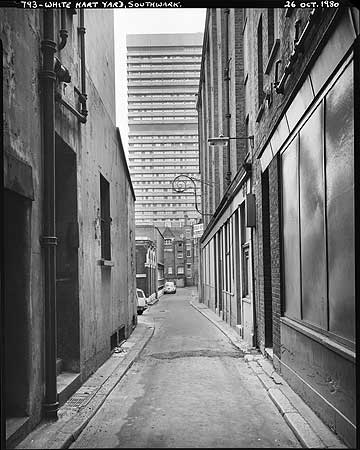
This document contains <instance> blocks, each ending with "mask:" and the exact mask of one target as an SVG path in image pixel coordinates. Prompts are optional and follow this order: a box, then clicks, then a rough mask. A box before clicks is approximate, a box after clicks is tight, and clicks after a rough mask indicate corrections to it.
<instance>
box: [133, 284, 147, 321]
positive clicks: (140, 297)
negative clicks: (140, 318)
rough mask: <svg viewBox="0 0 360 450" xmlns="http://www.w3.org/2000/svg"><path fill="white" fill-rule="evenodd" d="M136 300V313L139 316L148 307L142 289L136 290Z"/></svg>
mask: <svg viewBox="0 0 360 450" xmlns="http://www.w3.org/2000/svg"><path fill="white" fill-rule="evenodd" d="M136 299H137V313H138V314H140V315H141V314H142V313H143V312H144V311H145V309H146V308H147V307H148V306H147V302H146V296H145V293H144V291H143V290H142V289H136Z"/></svg>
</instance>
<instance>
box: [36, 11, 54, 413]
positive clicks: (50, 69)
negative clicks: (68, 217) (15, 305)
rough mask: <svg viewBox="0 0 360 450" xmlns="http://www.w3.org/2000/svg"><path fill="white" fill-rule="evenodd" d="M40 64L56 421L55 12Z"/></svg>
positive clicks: (49, 395) (49, 354)
mask: <svg viewBox="0 0 360 450" xmlns="http://www.w3.org/2000/svg"><path fill="white" fill-rule="evenodd" d="M43 19H44V24H43V40H42V42H41V50H42V53H43V64H42V70H41V72H40V74H39V75H40V83H41V93H42V120H43V159H44V166H43V180H44V182H43V186H44V190H43V195H44V213H43V217H44V221H43V235H42V237H41V244H42V247H43V249H44V263H45V264H44V268H45V273H44V278H45V398H44V403H43V407H44V415H45V416H46V417H48V418H53V419H54V418H55V419H57V411H58V408H59V402H58V395H57V385H56V245H57V238H56V222H55V81H56V75H55V71H54V64H55V61H54V53H55V52H56V48H57V45H56V42H55V37H54V34H55V33H54V29H55V27H54V10H51V9H45V10H44V12H43Z"/></svg>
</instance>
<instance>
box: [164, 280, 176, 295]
mask: <svg viewBox="0 0 360 450" xmlns="http://www.w3.org/2000/svg"><path fill="white" fill-rule="evenodd" d="M175 293H176V286H175V283H174V282H172V281H167V282H166V283H165V286H164V294H175Z"/></svg>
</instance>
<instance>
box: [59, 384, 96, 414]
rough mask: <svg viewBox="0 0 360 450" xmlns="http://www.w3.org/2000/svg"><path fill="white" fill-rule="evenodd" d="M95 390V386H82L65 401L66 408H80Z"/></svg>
mask: <svg viewBox="0 0 360 450" xmlns="http://www.w3.org/2000/svg"><path fill="white" fill-rule="evenodd" d="M95 392H96V387H82V388H80V389H79V390H78V391H77V392H76V393H75V394H74V395H73V396H72V397H70V398H69V400H68V401H67V402H66V403H65V405H64V406H65V407H67V408H75V409H78V408H81V407H82V406H85V405H86V403H87V402H88V401H89V400H90V399H91V397H92V396H93V395H94V393H95Z"/></svg>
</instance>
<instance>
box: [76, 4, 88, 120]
mask: <svg viewBox="0 0 360 450" xmlns="http://www.w3.org/2000/svg"><path fill="white" fill-rule="evenodd" d="M79 25H80V26H79V27H78V31H79V34H80V58H81V96H80V97H79V98H80V102H81V114H82V115H83V116H85V117H86V116H87V115H88V110H87V105H86V101H87V95H86V71H85V64H86V62H85V32H86V28H85V25H84V10H83V9H80V23H79Z"/></svg>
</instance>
